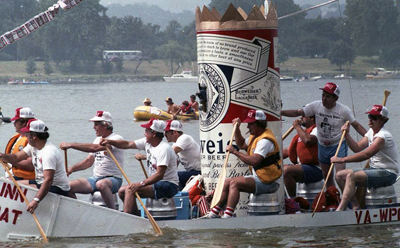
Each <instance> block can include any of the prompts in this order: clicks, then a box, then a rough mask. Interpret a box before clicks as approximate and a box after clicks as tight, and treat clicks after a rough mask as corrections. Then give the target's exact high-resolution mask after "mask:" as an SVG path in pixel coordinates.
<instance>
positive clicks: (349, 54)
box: [328, 40, 356, 70]
mask: <svg viewBox="0 0 400 248" xmlns="http://www.w3.org/2000/svg"><path fill="white" fill-rule="evenodd" d="M355 57H356V56H355V53H354V50H353V48H352V46H350V45H349V44H347V43H345V42H343V41H342V40H339V41H337V42H335V44H334V45H333V47H332V49H331V50H330V51H329V53H328V60H329V62H330V63H331V64H333V65H337V66H339V69H340V70H342V66H343V65H345V64H346V63H348V64H349V65H351V64H353V62H354V59H355Z"/></svg>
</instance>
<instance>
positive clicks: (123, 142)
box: [100, 139, 138, 150]
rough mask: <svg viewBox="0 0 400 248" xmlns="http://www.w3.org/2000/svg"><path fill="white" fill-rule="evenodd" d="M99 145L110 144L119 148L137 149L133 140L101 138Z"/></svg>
mask: <svg viewBox="0 0 400 248" xmlns="http://www.w3.org/2000/svg"><path fill="white" fill-rule="evenodd" d="M100 145H101V146H105V145H112V146H115V147H117V148H120V149H138V148H137V146H136V143H135V141H127V140H111V139H101V140H100ZM104 150H105V148H104Z"/></svg>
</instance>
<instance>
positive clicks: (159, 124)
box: [140, 118, 165, 133]
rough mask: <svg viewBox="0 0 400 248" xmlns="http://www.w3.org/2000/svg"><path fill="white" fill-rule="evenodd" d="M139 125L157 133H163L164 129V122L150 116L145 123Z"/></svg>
mask: <svg viewBox="0 0 400 248" xmlns="http://www.w3.org/2000/svg"><path fill="white" fill-rule="evenodd" d="M140 126H141V127H144V128H148V129H151V130H153V131H155V132H157V133H163V132H164V129H165V122H164V121H161V120H158V119H155V118H151V119H150V120H149V122H147V123H146V124H142V125H140Z"/></svg>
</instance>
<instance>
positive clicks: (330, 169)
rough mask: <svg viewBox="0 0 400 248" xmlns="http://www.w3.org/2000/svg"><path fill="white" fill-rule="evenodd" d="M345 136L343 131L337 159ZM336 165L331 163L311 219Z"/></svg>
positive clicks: (337, 150)
mask: <svg viewBox="0 0 400 248" xmlns="http://www.w3.org/2000/svg"><path fill="white" fill-rule="evenodd" d="M346 125H349V121H347V122H346ZM345 135H346V130H343V133H342V137H340V141H339V145H338V148H337V149H336V152H335V157H336V156H337V155H338V153H339V151H340V147H341V146H342V142H343V139H344V136H345ZM334 164H335V163H331V167H330V168H329V171H328V175H327V176H326V179H325V182H324V185H323V186H322V189H321V192H320V194H319V197H318V201H317V204H316V205H315V208H314V211H313V214H312V215H311V217H314V214H315V210H316V209H317V208H318V205H319V201H320V200H321V196H322V194H323V193H324V190H325V187H326V183H327V182H328V178H329V176H330V175H331V172H332V169H333V165H334Z"/></svg>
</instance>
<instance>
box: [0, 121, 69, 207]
mask: <svg viewBox="0 0 400 248" xmlns="http://www.w3.org/2000/svg"><path fill="white" fill-rule="evenodd" d="M47 131H48V128H47V126H46V124H45V123H44V122H43V121H41V120H37V119H31V120H29V122H28V124H27V125H26V127H24V128H21V130H20V132H21V133H25V135H26V137H27V138H28V142H29V144H28V145H27V146H26V147H25V148H24V149H23V150H21V151H19V152H17V153H13V154H1V153H0V158H1V159H3V160H4V161H6V162H10V163H17V162H19V161H22V160H25V159H27V158H28V157H32V165H33V167H34V169H35V173H36V178H35V180H29V181H28V180H23V181H20V182H21V183H24V184H30V185H31V186H36V187H37V188H38V189H39V190H38V191H37V193H36V195H35V197H34V198H33V200H32V201H31V202H30V203H29V205H28V207H27V210H28V212H30V213H33V212H34V211H35V209H36V208H37V207H38V206H39V203H40V201H41V200H43V198H44V197H45V196H46V195H47V193H48V192H52V193H55V194H59V195H64V196H67V195H68V191H69V190H70V186H69V183H68V178H67V173H66V172H65V167H64V164H63V159H62V155H61V153H60V151H59V150H58V149H57V147H56V146H54V145H53V144H52V143H51V142H50V141H48V140H47V139H48V138H49V136H50V135H49V133H48V132H47Z"/></svg>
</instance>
